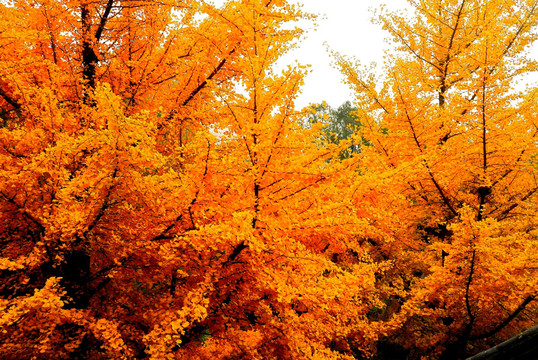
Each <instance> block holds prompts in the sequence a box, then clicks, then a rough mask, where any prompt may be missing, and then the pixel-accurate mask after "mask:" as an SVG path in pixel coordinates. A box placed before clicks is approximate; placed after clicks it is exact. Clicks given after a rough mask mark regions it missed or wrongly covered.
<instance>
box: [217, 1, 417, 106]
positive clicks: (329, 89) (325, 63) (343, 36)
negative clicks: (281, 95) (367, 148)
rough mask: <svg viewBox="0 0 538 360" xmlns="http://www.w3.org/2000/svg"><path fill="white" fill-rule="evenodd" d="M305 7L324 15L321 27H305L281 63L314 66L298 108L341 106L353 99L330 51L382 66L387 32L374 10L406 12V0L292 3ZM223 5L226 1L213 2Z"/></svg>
mask: <svg viewBox="0 0 538 360" xmlns="http://www.w3.org/2000/svg"><path fill="white" fill-rule="evenodd" d="M291 1H292V2H295V3H300V4H303V10H304V11H306V12H310V13H314V14H318V15H320V17H319V18H318V21H317V25H318V26H317V27H316V28H313V27H312V26H311V24H310V23H306V24H305V26H307V27H309V28H310V30H309V32H308V34H307V37H306V39H304V40H303V41H302V42H301V43H300V46H299V48H298V49H295V50H293V51H291V52H290V53H288V54H287V55H286V56H285V57H284V58H283V59H281V61H280V62H279V63H280V64H282V65H285V64H293V63H294V62H295V61H296V60H297V61H299V62H300V63H301V64H305V65H306V64H309V65H311V72H310V74H309V75H308V76H307V78H306V79H305V85H304V87H303V89H302V94H301V95H300V96H299V98H298V99H297V103H296V107H297V108H298V109H301V108H303V107H304V106H306V105H308V104H310V103H319V102H322V101H324V100H325V101H327V102H328V103H329V104H330V105H331V106H333V107H338V106H339V105H341V104H342V103H344V102H345V101H346V100H351V99H352V96H351V93H350V91H349V89H348V87H347V86H346V85H345V84H343V83H342V81H343V77H342V75H341V74H340V73H339V71H338V70H337V69H335V68H334V67H333V66H332V65H331V62H332V59H331V56H330V54H329V53H328V51H327V46H326V45H328V46H329V48H330V49H332V50H334V51H337V52H339V53H341V54H342V55H346V56H353V57H356V58H357V59H359V60H360V61H361V62H362V63H363V64H365V65H368V64H369V63H370V62H372V61H375V62H377V63H381V62H382V60H383V50H384V49H385V48H386V47H387V46H386V43H384V38H385V36H386V33H385V32H384V31H383V30H382V29H381V26H380V25H378V24H373V23H372V22H371V18H372V17H373V13H372V12H371V11H369V9H370V8H377V7H379V6H380V4H386V5H387V8H388V9H390V10H397V9H403V8H405V7H406V6H408V5H407V1H406V0H291ZM213 2H214V3H216V4H222V3H224V2H225V0H213Z"/></svg>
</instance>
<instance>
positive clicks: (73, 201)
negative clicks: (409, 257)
mask: <svg viewBox="0 0 538 360" xmlns="http://www.w3.org/2000/svg"><path fill="white" fill-rule="evenodd" d="M0 11H1V12H2V16H1V17H0V19H1V20H0V34H1V36H0V97H1V98H0V106H1V111H2V112H1V116H2V128H1V129H0V179H1V181H0V214H1V217H0V241H1V244H2V247H1V253H0V278H1V282H0V294H1V298H0V309H1V310H2V315H1V318H0V329H1V330H0V353H1V354H2V357H3V358H6V359H21V358H88V359H111V358H114V359H116V358H117V359H120V358H152V359H172V358H185V359H195V358H200V359H214V358H248V359H250V358H279V359H286V358H334V359H337V358H352V355H353V354H358V353H361V352H362V353H370V352H371V351H373V349H374V343H375V340H376V336H377V335H376V334H377V332H376V329H375V328H371V326H370V324H369V321H368V318H367V313H368V311H369V310H370V309H371V308H372V307H373V306H375V305H377V306H381V305H380V303H379V300H378V299H377V297H376V290H375V289H374V285H375V274H376V273H378V272H379V271H381V270H380V266H379V265H378V264H373V263H367V262H361V261H359V260H360V259H361V258H362V257H363V256H364V257H367V254H366V253H363V252H361V250H360V249H359V245H358V244H359V242H358V241H356V240H355V236H356V235H357V234H361V233H364V232H368V231H370V232H375V231H376V230H375V229H374V228H372V227H371V226H370V225H369V224H368V223H367V222H364V221H363V220H362V217H361V216H360V212H361V209H360V208H357V207H356V206H355V205H356V204H353V202H352V201H351V200H349V201H345V202H341V201H340V200H339V199H340V198H342V195H346V196H348V198H349V199H350V198H351V197H350V196H349V195H350V194H351V193H352V192H353V191H356V190H355V188H354V187H352V186H350V184H352V183H354V181H355V180H354V177H353V176H351V177H350V176H348V175H349V174H354V171H355V170H354V169H355V167H356V160H354V159H348V160H347V161H344V162H335V161H329V159H331V158H333V157H335V156H336V154H338V153H339V152H340V151H341V150H342V149H341V148H338V147H336V146H332V147H330V146H329V147H328V146H325V145H324V144H321V143H320V142H319V141H318V139H319V137H318V136H317V134H316V131H317V130H319V129H317V130H316V129H315V128H314V129H310V130H305V129H303V128H302V127H301V123H302V118H303V114H301V113H299V112H297V111H296V110H295V105H294V99H295V96H296V95H297V93H298V91H299V88H300V86H301V84H302V76H303V75H304V70H302V69H301V68H300V67H297V68H289V69H286V70H284V71H281V72H278V71H276V70H274V64H275V61H276V60H277V59H278V58H279V57H280V56H281V55H282V54H283V53H284V52H285V51H287V50H288V49H289V48H290V47H291V46H293V45H294V44H295V42H296V40H297V39H298V38H300V35H301V30H300V29H296V28H294V25H293V21H295V20H298V19H301V18H305V17H308V16H307V15H305V14H303V13H302V12H301V11H300V9H299V8H298V7H297V6H295V5H290V4H289V3H288V2H286V1H271V0H264V1H262V0H248V1H247V0H244V1H229V2H226V3H225V4H224V5H222V6H221V7H215V6H212V5H210V4H208V3H206V2H204V1H190V0H188V1H163V2H155V1H121V2H120V1H116V0H107V1H92V2H89V1H78V0H76V1H68V2H60V1H33V2H27V1H13V2H12V3H10V4H9V5H1V6H0ZM342 146H343V145H342ZM372 236H374V235H372Z"/></svg>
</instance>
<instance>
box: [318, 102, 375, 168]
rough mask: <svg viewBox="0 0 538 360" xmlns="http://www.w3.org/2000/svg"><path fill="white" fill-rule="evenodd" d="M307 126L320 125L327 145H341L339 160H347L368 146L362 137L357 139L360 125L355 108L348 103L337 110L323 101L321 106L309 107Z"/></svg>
mask: <svg viewBox="0 0 538 360" xmlns="http://www.w3.org/2000/svg"><path fill="white" fill-rule="evenodd" d="M307 121H308V125H309V126H310V125H311V124H317V123H321V124H323V127H322V129H321V134H322V139H323V140H324V141H325V142H327V143H332V144H336V145H343V144H344V143H345V145H347V146H345V148H344V149H343V150H342V151H341V152H340V158H341V159H347V158H349V157H351V155H353V154H357V153H359V152H360V151H361V146H362V145H366V144H368V142H367V140H366V139H364V138H363V137H358V136H356V134H358V130H360V128H361V126H362V124H361V122H360V117H359V116H358V115H357V107H356V106H354V105H352V104H351V102H350V101H346V102H344V103H343V104H342V105H340V106H339V107H338V108H336V109H335V108H333V107H331V106H330V105H329V104H327V103H326V102H325V101H324V102H322V103H321V104H313V105H310V106H309V108H308V109H307Z"/></svg>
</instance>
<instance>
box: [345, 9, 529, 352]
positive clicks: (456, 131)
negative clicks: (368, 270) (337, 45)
mask: <svg viewBox="0 0 538 360" xmlns="http://www.w3.org/2000/svg"><path fill="white" fill-rule="evenodd" d="M409 3H410V4H411V5H412V7H413V12H412V13H411V14H410V15H409V16H405V15H403V14H401V13H386V12H384V13H382V14H381V16H380V22H381V24H382V25H383V26H384V28H385V29H386V30H387V31H389V33H390V34H391V35H392V38H393V40H394V43H395V46H396V48H395V49H396V52H395V53H394V54H393V55H387V57H386V61H385V65H384V72H383V76H382V77H380V78H375V77H374V76H373V75H371V74H365V73H364V72H362V71H361V70H360V66H359V65H355V64H353V63H352V62H350V61H347V60H345V59H343V58H341V57H340V58H338V60H339V63H340V66H341V68H342V71H343V72H344V74H345V75H346V76H347V78H348V81H349V83H350V84H351V85H352V86H353V87H354V89H355V91H356V94H357V103H356V104H357V106H358V108H359V111H358V113H359V116H360V117H361V121H362V123H363V124H364V127H363V133H364V136H365V137H366V138H367V139H368V140H370V142H371V144H372V146H371V147H368V148H365V149H364V150H363V152H362V153H361V158H362V160H361V166H362V167H364V168H367V169H368V171H369V172H370V173H376V174H378V180H376V181H375V186H377V190H378V191H379V193H380V196H379V197H377V198H376V199H375V204H376V208H384V207H385V208H386V209H387V211H386V212H383V213H375V212H373V213H372V214H371V216H369V218H370V219H371V221H372V222H374V223H376V224H377V226H379V227H380V229H381V228H383V229H389V231H386V239H385V240H384V241H383V242H381V243H376V245H375V246H376V248H377V251H378V253H379V254H380V256H381V257H382V258H385V259H391V261H392V262H393V267H392V268H391V270H390V271H388V272H387V273H386V274H385V275H386V276H385V277H384V278H383V279H380V283H379V285H378V286H386V289H387V293H386V299H387V303H388V304H389V305H388V306H387V307H386V308H385V310H384V312H383V313H381V314H380V315H379V316H380V317H379V318H380V319H390V320H388V322H387V323H386V325H387V326H389V328H390V327H391V326H392V335H391V339H392V340H391V342H392V343H393V344H394V343H395V344H399V345H401V346H403V347H405V348H407V349H409V350H410V355H409V356H410V357H411V358H418V357H420V356H423V355H424V354H428V356H430V357H432V358H436V357H439V356H440V357H444V358H449V359H454V358H461V357H462V356H464V355H465V354H468V353H473V352H476V351H477V350H478V349H480V348H482V347H484V346H489V345H491V344H494V343H496V342H498V341H499V340H502V339H506V338H508V337H510V336H511V335H512V334H514V333H517V332H520V331H521V330H522V329H525V328H528V327H530V326H532V325H533V324H535V323H536V320H537V308H536V302H535V298H536V295H537V294H536V289H537V288H538V286H537V285H538V284H537V283H536V279H537V276H536V264H537V258H536V253H537V251H536V250H537V249H536V246H537V242H536V223H535V220H536V206H535V203H536V200H537V199H536V196H537V195H536V194H537V190H538V188H537V183H536V164H535V161H534V158H535V156H536V150H537V149H536V138H535V137H536V134H537V130H538V128H537V126H536V122H535V118H536V105H535V104H536V101H535V96H536V89H535V88H534V87H532V86H524V85H521V84H518V82H517V80H518V79H524V78H525V76H526V75H527V74H530V73H532V72H533V71H535V70H536V68H535V62H534V61H532V60H531V59H529V58H528V57H527V50H528V48H529V46H530V45H532V44H533V42H534V40H535V39H536V24H537V6H538V4H537V2H536V1H533V0H529V1H493V0H489V1H486V0H476V1H475V0H439V1H410V2H409Z"/></svg>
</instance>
